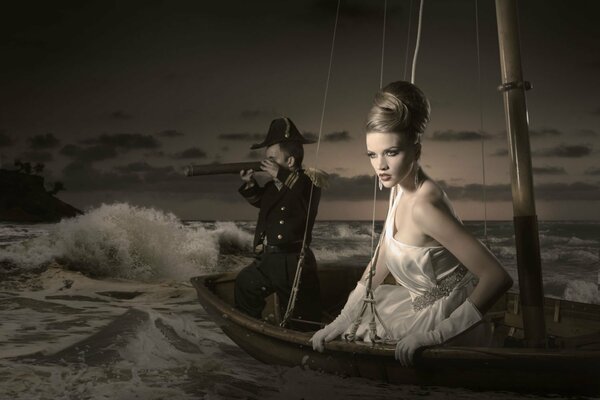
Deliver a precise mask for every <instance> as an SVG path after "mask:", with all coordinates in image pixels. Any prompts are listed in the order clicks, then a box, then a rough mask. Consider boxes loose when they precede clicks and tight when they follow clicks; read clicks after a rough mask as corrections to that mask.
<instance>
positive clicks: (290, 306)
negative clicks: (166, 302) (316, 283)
mask: <svg viewBox="0 0 600 400" xmlns="http://www.w3.org/2000/svg"><path fill="white" fill-rule="evenodd" d="M340 3H341V0H338V3H337V9H336V12H335V24H334V27H333V37H332V39H331V52H330V54H329V67H328V69H327V80H326V83H325V94H324V95H323V108H322V110H321V122H320V124H319V136H318V138H317V149H316V155H315V166H316V165H317V164H318V160H319V148H320V147H321V135H322V132H323V121H324V120H325V108H326V105H327V95H328V93H329V82H330V80H331V66H332V65H333V54H334V49H335V36H336V34H337V27H338V20H339V16H340ZM314 187H315V185H311V186H310V195H309V197H308V207H307V210H306V225H305V226H304V237H303V238H302V250H301V251H300V257H299V258H298V266H297V267H296V274H295V275H294V283H293V284H292V291H291V293H290V299H289V301H288V304H287V308H286V310H285V315H284V317H283V320H282V321H281V323H280V324H279V325H280V326H282V327H283V326H285V325H286V324H287V322H288V321H289V319H290V318H291V316H292V312H293V311H294V307H295V306H296V299H297V297H298V296H297V294H298V288H299V287H300V275H301V274H302V268H303V266H304V256H305V249H306V239H307V236H308V223H309V221H310V210H311V206H312V199H313V191H314Z"/></svg>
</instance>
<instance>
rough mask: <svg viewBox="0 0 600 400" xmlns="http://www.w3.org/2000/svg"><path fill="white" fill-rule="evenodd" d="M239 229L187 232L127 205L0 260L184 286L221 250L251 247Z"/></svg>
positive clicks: (92, 215)
mask: <svg viewBox="0 0 600 400" xmlns="http://www.w3.org/2000/svg"><path fill="white" fill-rule="evenodd" d="M250 243H251V236H250V235H249V234H248V233H246V232H244V231H242V230H240V229H239V228H237V227H236V226H235V224H234V223H232V222H228V223H218V224H217V225H216V229H215V230H214V231H209V230H206V229H205V228H203V227H197V228H195V229H190V228H188V227H185V226H184V225H183V224H182V223H181V222H180V221H179V220H178V219H177V217H175V215H173V214H170V213H164V212H162V211H159V210H156V209H153V208H142V207H135V206H131V205H129V204H125V203H117V204H111V205H102V206H100V207H98V208H96V209H93V210H91V211H89V212H87V213H86V214H84V215H80V216H78V217H75V218H71V219H67V220H63V221H61V222H60V223H58V224H56V225H54V226H53V227H52V229H51V230H50V234H49V235H47V236H41V237H38V238H35V239H33V240H30V241H25V242H22V243H19V244H16V245H11V246H8V247H7V248H4V249H1V250H0V260H5V261H9V262H11V263H13V264H16V265H17V266H19V267H21V268H35V267H36V266H39V265H41V264H44V263H46V262H49V261H51V260H54V259H57V260H59V261H61V263H64V264H66V265H68V267H69V268H71V269H76V270H79V271H82V272H84V273H86V274H88V275H90V276H96V277H120V278H128V279H139V280H154V279H165V278H166V279H176V280H183V279H187V278H189V277H191V276H193V275H197V274H198V273H200V272H203V271H204V272H206V271H207V270H211V269H214V268H215V267H216V263H217V257H218V255H219V250H220V248H221V247H224V248H226V249H227V250H228V251H233V250H235V249H245V248H248V247H249V246H250Z"/></svg>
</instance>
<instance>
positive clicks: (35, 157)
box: [19, 151, 54, 162]
mask: <svg viewBox="0 0 600 400" xmlns="http://www.w3.org/2000/svg"><path fill="white" fill-rule="evenodd" d="M19 158H20V159H21V160H23V161H35V162H49V161H52V160H53V159H54V157H53V156H52V153H50V152H47V151H28V152H25V153H23V154H21V156H20V157H19Z"/></svg>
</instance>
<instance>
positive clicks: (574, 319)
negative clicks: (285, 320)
mask: <svg viewBox="0 0 600 400" xmlns="http://www.w3.org/2000/svg"><path fill="white" fill-rule="evenodd" d="M361 273H362V269H357V268H332V267H324V268H321V269H320V271H319V275H320V276H319V277H320V281H321V288H322V293H323V294H324V295H323V298H322V302H323V306H324V310H325V311H324V318H323V322H324V323H325V322H328V321H329V320H330V319H331V316H335V315H337V313H338V312H339V309H340V308H341V306H342V305H343V304H344V302H345V300H346V298H347V295H348V293H349V292H350V290H351V289H352V288H353V287H354V286H355V283H356V281H357V280H358V278H359V276H360V274H361ZM236 274H237V273H236V272H233V273H225V274H213V275H206V276H201V277H196V278H192V284H193V285H194V287H195V288H196V290H197V292H198V298H199V300H200V303H201V304H202V305H203V306H204V308H205V309H206V311H207V312H208V313H209V315H211V317H212V318H213V320H214V321H215V322H216V323H217V324H218V325H219V326H220V327H221V329H222V330H223V332H225V334H226V335H227V336H229V337H230V338H231V339H232V340H233V341H234V342H235V343H237V344H238V345H239V346H240V347H241V348H242V349H244V350H245V351H246V352H247V353H249V354H250V355H251V356H253V357H254V358H256V359H258V360H260V361H263V362H265V363H268V364H277V365H284V366H301V367H303V368H308V369H312V370H319V371H324V372H328V373H333V374H338V375H344V376H357V377H363V378H370V379H376V380H381V381H385V382H389V383H394V384H412V385H432V386H453V387H466V388H471V389H476V390H508V391H518V392H536V393H578V394H598V393H600V379H598V373H599V371H600V305H594V304H583V303H576V302H571V301H566V300H559V299H551V298H545V299H544V300H545V316H546V324H547V333H548V337H549V339H550V340H549V341H550V343H551V346H550V348H547V349H532V348H525V347H524V346H523V344H522V337H523V330H522V328H523V322H522V317H521V314H520V310H519V299H518V297H519V296H518V294H515V293H508V294H506V295H505V296H504V297H503V298H502V299H500V301H498V303H497V304H496V306H495V307H494V308H493V309H492V310H491V311H490V312H489V313H488V314H487V315H486V318H487V319H488V320H490V321H491V322H492V323H493V326H494V336H495V341H497V342H499V343H501V345H500V346H499V347H489V348H482V347H478V348H475V347H451V346H439V347H432V348H428V349H424V350H421V351H419V352H417V354H416V355H415V366H414V367H402V366H401V365H400V363H399V362H398V361H396V360H395V359H394V349H395V346H394V345H385V344H377V345H371V344H368V343H355V342H346V341H343V340H334V341H332V342H330V343H328V344H327V345H326V349H325V351H324V352H323V353H319V352H316V351H313V349H312V347H311V345H310V343H309V338H310V337H311V336H312V333H311V332H298V331H294V330H290V329H285V328H281V327H279V326H278V324H276V321H274V316H275V315H277V312H275V309H274V304H275V302H274V301H273V299H272V298H270V299H269V300H270V301H268V303H267V308H266V309H265V312H264V314H263V315H264V317H265V319H264V320H257V319H254V318H251V317H249V316H247V315H245V314H243V313H241V312H239V311H238V310H236V309H235V308H234V307H233V287H234V281H235V277H236ZM502 343H503V345H502Z"/></svg>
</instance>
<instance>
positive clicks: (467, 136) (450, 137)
mask: <svg viewBox="0 0 600 400" xmlns="http://www.w3.org/2000/svg"><path fill="white" fill-rule="evenodd" d="M482 137H483V138H485V137H488V135H486V134H485V133H484V134H481V133H479V132H475V131H453V130H451V129H450V130H447V131H435V132H433V134H432V135H431V136H430V137H429V139H431V140H433V141H438V142H470V141H474V140H481V138H482Z"/></svg>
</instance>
